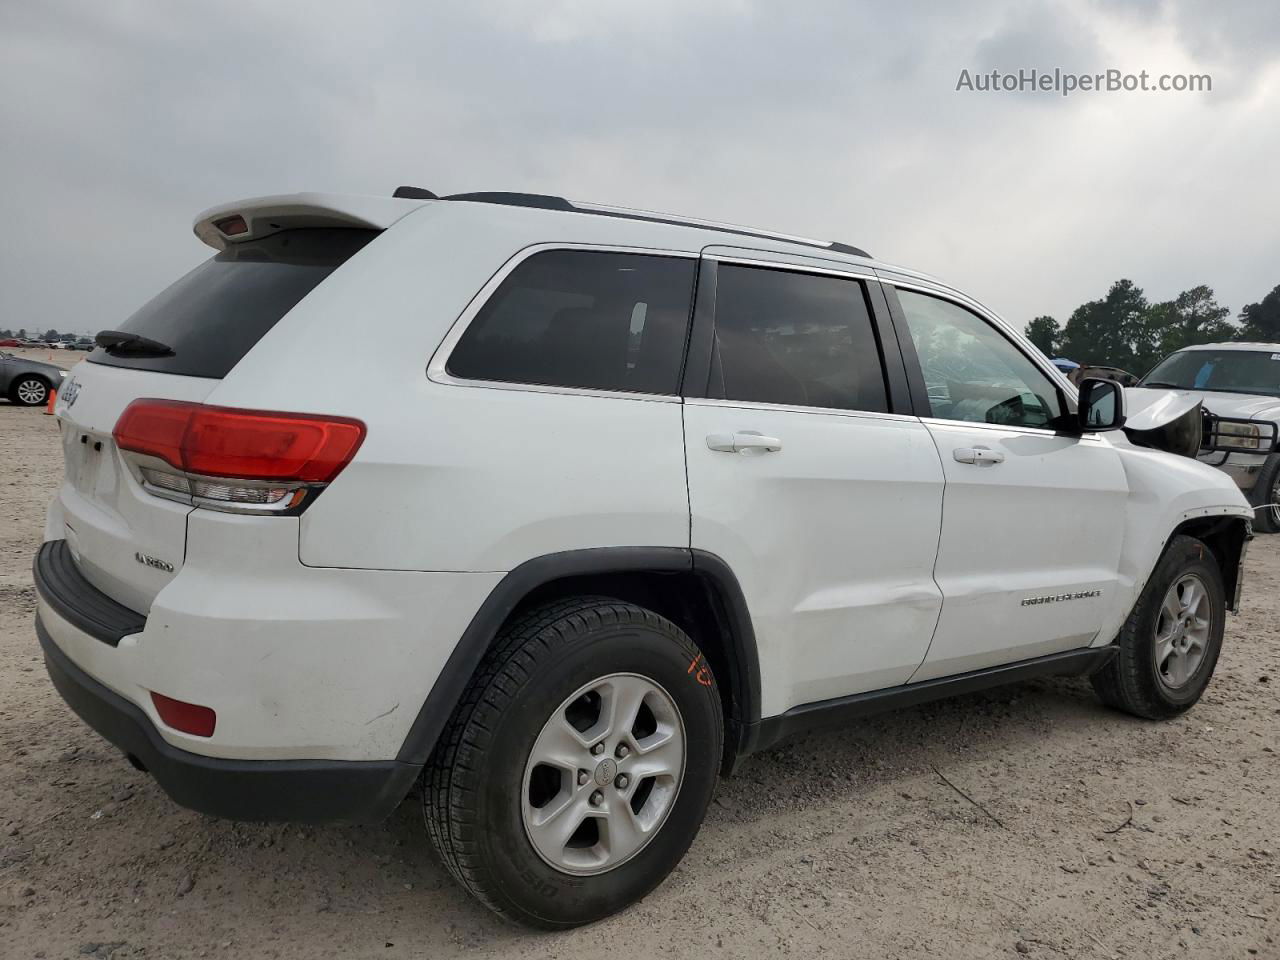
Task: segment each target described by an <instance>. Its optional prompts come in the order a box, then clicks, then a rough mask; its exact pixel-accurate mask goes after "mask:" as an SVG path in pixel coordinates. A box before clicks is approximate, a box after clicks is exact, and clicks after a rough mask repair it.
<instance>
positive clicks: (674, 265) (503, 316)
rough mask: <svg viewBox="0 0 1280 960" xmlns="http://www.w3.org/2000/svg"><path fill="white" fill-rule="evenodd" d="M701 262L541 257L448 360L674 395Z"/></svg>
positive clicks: (512, 377)
mask: <svg viewBox="0 0 1280 960" xmlns="http://www.w3.org/2000/svg"><path fill="white" fill-rule="evenodd" d="M695 266H696V262H695V261H694V260H691V259H682V258H677V257H655V256H647V255H642V254H632V253H598V252H594V251H583V250H551V251H548V252H546V253H538V254H534V255H533V256H532V257H530V258H529V259H528V260H526V261H524V262H523V263H522V264H520V265H519V266H518V267H516V269H515V270H513V271H512V272H511V275H510V276H509V277H507V279H506V280H504V281H503V282H502V285H501V286H500V287H499V288H498V289H497V291H496V292H495V293H494V295H493V297H492V298H491V299H490V300H489V302H488V303H486V304H485V305H484V306H483V307H482V308H481V309H480V312H479V313H477V314H476V316H475V318H474V319H473V320H472V321H471V323H470V325H468V327H467V329H466V332H465V333H464V334H463V335H462V339H461V340H459V341H458V345H457V346H456V347H454V349H453V353H452V355H451V356H450V357H449V364H448V370H449V373H451V374H452V375H454V376H455V377H463V378H466V379H469V380H500V381H504V382H507V383H538V384H548V385H552V386H559V387H584V388H589V389H596V390H625V391H629V392H633V393H675V392H676V391H677V389H678V388H679V383H680V363H681V359H682V357H683V355H684V342H685V332H686V330H687V328H688V325H689V305H690V301H691V298H692V296H693V278H694V268H695Z"/></svg>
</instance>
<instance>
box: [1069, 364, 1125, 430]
mask: <svg viewBox="0 0 1280 960" xmlns="http://www.w3.org/2000/svg"><path fill="white" fill-rule="evenodd" d="M1077 409H1078V410H1079V413H1077V417H1079V421H1080V429H1081V430H1082V431H1084V432H1085V433H1098V432H1100V431H1102V430H1119V429H1120V428H1121V427H1123V426H1124V412H1125V410H1124V387H1122V386H1120V384H1118V383H1116V382H1115V381H1114V380H1102V379H1099V378H1097V377H1085V379H1083V380H1081V381H1080V401H1079V404H1078V407H1077Z"/></svg>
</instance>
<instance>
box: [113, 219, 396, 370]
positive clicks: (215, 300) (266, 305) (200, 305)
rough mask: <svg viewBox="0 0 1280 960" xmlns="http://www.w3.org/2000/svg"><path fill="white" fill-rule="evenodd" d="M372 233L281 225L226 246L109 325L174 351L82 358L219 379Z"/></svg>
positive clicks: (368, 239)
mask: <svg viewBox="0 0 1280 960" xmlns="http://www.w3.org/2000/svg"><path fill="white" fill-rule="evenodd" d="M377 235H378V231H377V230H351V229H314V230H310V229H309V230H284V231H281V232H280V233H275V234H272V235H271V236H268V237H264V238H263V239H261V240H254V241H248V242H245V243H237V244H232V245H231V246H229V247H228V248H227V249H226V250H223V251H222V252H220V253H219V254H217V256H214V257H212V258H210V259H209V260H206V261H205V262H204V263H202V264H200V266H198V267H196V268H195V269H194V270H192V271H191V272H190V273H188V274H187V275H186V276H184V277H183V278H182V279H181V280H178V281H177V282H176V283H174V284H173V285H172V286H170V287H168V288H167V289H166V290H164V291H163V292H162V293H160V294H158V295H157V296H156V297H154V298H153V299H152V300H151V301H149V302H148V303H147V304H145V305H144V306H143V307H142V308H141V309H140V310H138V312H137V313H135V314H133V316H131V317H130V318H129V319H128V320H126V321H125V322H124V323H123V324H121V325H120V326H119V327H116V328H114V329H118V330H121V331H124V332H126V333H135V334H138V335H139V336H142V337H146V338H147V339H149V340H155V341H158V342H159V343H162V344H164V345H165V346H167V347H169V348H170V349H171V350H172V351H173V354H172V356H130V355H128V354H122V353H120V352H108V351H107V350H104V349H103V348H101V347H98V348H96V349H95V350H94V351H93V352H92V353H90V354H89V357H88V359H89V361H90V362H92V363H102V364H107V365H109V366H113V367H129V368H132V369H136V370H153V371H156V372H157V373H172V374H178V375H179V376H186V377H212V378H217V379H221V378H222V377H225V376H226V375H227V374H228V373H230V372H231V369H232V367H234V366H235V365H236V364H237V363H239V362H240V360H241V359H242V358H243V357H244V356H245V354H247V353H248V352H249V351H250V350H251V349H253V346H254V344H256V343H257V342H258V341H259V340H261V339H262V337H263V336H264V335H265V334H266V333H267V331H268V330H270V329H271V328H272V327H274V326H275V325H276V323H278V322H279V321H280V318H281V317H283V316H284V315H285V314H286V313H288V312H289V311H290V310H292V309H293V308H294V306H296V305H297V303H298V302H299V301H300V300H301V299H302V298H303V297H305V296H306V295H307V294H308V293H310V292H311V291H312V290H314V289H315V288H316V287H317V286H318V285H319V284H320V283H321V282H322V281H323V280H324V279H325V278H326V277H328V276H329V275H330V274H332V273H333V272H334V271H335V270H337V269H338V267H340V266H342V264H344V263H346V262H347V260H349V259H350V258H351V257H352V256H353V255H354V254H355V253H356V252H357V251H358V250H360V249H361V248H362V247H364V245H365V244H367V243H368V242H369V241H370V240H372V239H373V238H374V237H376V236H377Z"/></svg>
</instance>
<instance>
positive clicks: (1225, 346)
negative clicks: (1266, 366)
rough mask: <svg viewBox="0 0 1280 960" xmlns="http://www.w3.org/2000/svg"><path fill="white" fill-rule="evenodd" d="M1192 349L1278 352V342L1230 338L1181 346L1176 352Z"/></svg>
mask: <svg viewBox="0 0 1280 960" xmlns="http://www.w3.org/2000/svg"><path fill="white" fill-rule="evenodd" d="M1192 350H1272V351H1275V352H1277V353H1280V343H1259V342H1256V341H1243V340H1232V341H1230V342H1228V343H1197V344H1195V345H1194V346H1190V347H1183V348H1182V349H1181V350H1178V351H1177V352H1178V353H1188V352H1190V351H1192Z"/></svg>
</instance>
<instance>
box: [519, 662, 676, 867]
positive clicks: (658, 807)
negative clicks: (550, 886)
mask: <svg viewBox="0 0 1280 960" xmlns="http://www.w3.org/2000/svg"><path fill="white" fill-rule="evenodd" d="M684 763H685V735H684V721H683V720H682V719H681V717H680V710H679V708H678V707H677V706H676V704H675V701H674V700H672V699H671V695H670V694H668V693H667V692H666V691H665V690H664V689H662V687H661V686H659V685H658V684H657V683H655V682H654V681H652V680H649V679H647V678H646V677H641V676H637V675H635V674H624V673H615V674H610V675H609V676H606V677H601V678H600V679H598V680H593V681H591V682H590V683H587V684H585V685H584V686H583V687H581V688H580V689H578V690H576V691H574V692H573V693H572V694H570V695H569V697H567V698H566V699H565V701H564V702H563V703H562V704H560V706H559V707H557V708H556V710H555V712H554V713H552V715H551V717H550V719H548V720H547V722H546V724H545V725H544V726H543V728H542V731H541V733H539V734H538V739H537V740H536V741H534V744H533V750H532V752H531V753H530V755H529V761H528V763H527V764H526V765H525V773H524V804H523V810H522V812H523V814H524V826H525V829H526V830H527V831H528V833H529V840H530V842H531V843H532V844H533V846H534V849H536V850H537V851H538V854H539V856H541V857H542V859H544V860H545V861H546V862H547V863H548V864H550V865H551V866H553V867H555V868H557V869H559V870H564V871H565V872H567V873H574V874H584V875H585V874H593V873H601V872H603V871H605V870H612V869H613V868H614V867H617V866H619V865H621V864H623V863H625V862H626V861H627V860H629V859H631V857H633V856H635V854H636V853H638V852H639V851H640V850H641V849H643V847H644V846H645V844H647V843H648V842H649V841H650V840H651V839H652V838H653V837H654V836H655V835H656V833H657V831H658V830H659V828H661V826H662V822H663V820H665V819H666V816H667V814H668V813H669V812H670V811H671V807H672V805H673V804H674V803H675V799H676V795H677V794H678V793H679V791H680V780H681V778H682V777H683V775H684Z"/></svg>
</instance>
